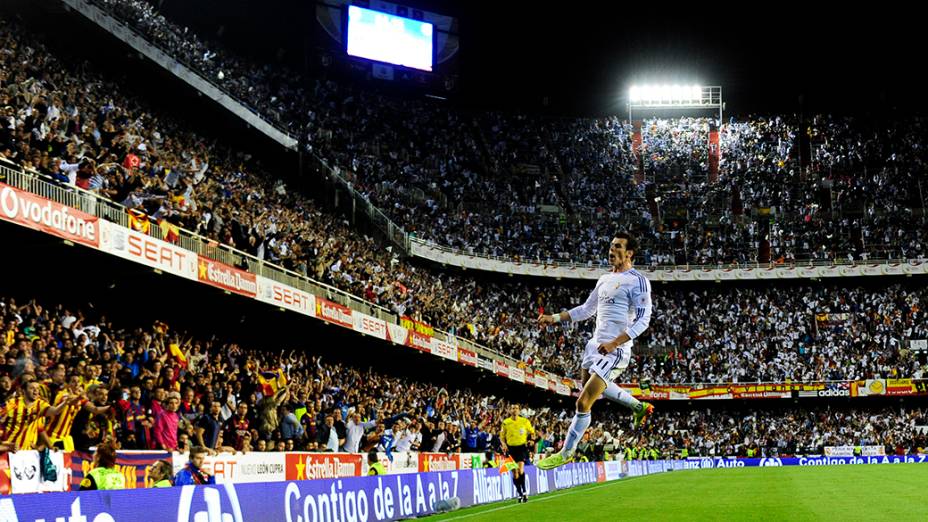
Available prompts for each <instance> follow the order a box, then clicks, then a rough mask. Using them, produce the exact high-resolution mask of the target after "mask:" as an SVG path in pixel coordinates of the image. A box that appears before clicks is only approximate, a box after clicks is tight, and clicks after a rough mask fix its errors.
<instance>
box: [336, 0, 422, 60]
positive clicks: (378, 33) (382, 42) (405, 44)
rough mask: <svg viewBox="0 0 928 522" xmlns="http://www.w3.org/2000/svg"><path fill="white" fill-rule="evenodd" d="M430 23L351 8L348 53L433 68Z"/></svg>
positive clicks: (370, 58) (361, 8)
mask: <svg viewBox="0 0 928 522" xmlns="http://www.w3.org/2000/svg"><path fill="white" fill-rule="evenodd" d="M433 29H434V27H432V24H430V23H428V22H420V21H418V20H412V19H409V18H403V17H401V16H394V15H389V14H387V13H382V12H380V11H372V10H370V9H364V8H363V7H357V6H353V5H352V6H349V7H348V54H350V55H351V56H357V57H359V58H366V59H368V60H377V61H378V62H387V63H392V64H396V65H402V66H403V67H410V68H413V69H419V70H422V71H431V70H432V56H433V53H432V31H433Z"/></svg>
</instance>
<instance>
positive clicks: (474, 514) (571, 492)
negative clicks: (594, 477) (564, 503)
mask: <svg viewBox="0 0 928 522" xmlns="http://www.w3.org/2000/svg"><path fill="white" fill-rule="evenodd" d="M646 476H647V475H639V476H638V477H628V478H626V479H621V480H617V481H614V482H609V483H608V484H600V485H598V486H596V487H592V488H586V489H572V490H570V491H565V492H563V493H558V494H557V495H551V496H550V497H543V498H539V499H536V500H533V501H532V503H533V504H535V503H538V502H544V501H545V500H550V499H552V498H558V497H563V496H566V495H572V494H574V493H583V492H584V491H593V490H594V489H599V488H604V487H606V486H614V485H616V484H621V483H622V482H628V481H629V480H631V479H636V478H640V477H646ZM520 505H521V504H518V503H516V504H509V505H507V506H500V507H498V508H493V509H488V510H486V511H481V512H479V513H470V514H467V515H461V516H459V517H452V518H446V519H445V520H461V519H464V518H470V517H476V516H479V515H483V514H484V513H492V512H494V511H502V510H504V509H509V508H514V507H518V506H520ZM475 507H476V506H475Z"/></svg>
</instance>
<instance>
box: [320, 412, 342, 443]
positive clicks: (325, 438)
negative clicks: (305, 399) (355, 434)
mask: <svg viewBox="0 0 928 522" xmlns="http://www.w3.org/2000/svg"><path fill="white" fill-rule="evenodd" d="M345 437H346V435H343V434H342V433H340V432H339V429H338V428H337V427H336V424H335V417H334V416H332V414H329V415H326V416H325V422H324V423H323V425H322V427H321V428H320V429H319V437H318V439H317V442H318V443H319V446H320V447H321V448H323V449H325V451H341V448H342V447H343V446H344V444H345Z"/></svg>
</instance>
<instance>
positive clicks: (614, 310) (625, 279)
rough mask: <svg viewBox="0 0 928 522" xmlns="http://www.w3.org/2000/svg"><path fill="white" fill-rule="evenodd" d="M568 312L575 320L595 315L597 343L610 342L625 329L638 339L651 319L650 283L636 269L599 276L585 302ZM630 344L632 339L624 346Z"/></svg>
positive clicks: (630, 335)
mask: <svg viewBox="0 0 928 522" xmlns="http://www.w3.org/2000/svg"><path fill="white" fill-rule="evenodd" d="M567 313H568V314H570V320H571V321H573V322H577V321H583V320H586V319H589V318H590V317H593V316H594V315H595V316H596V331H595V332H594V333H593V340H594V341H596V342H597V343H600V344H602V343H606V342H610V341H612V340H614V339H615V338H616V337H618V336H619V335H621V334H622V332H625V333H627V334H628V336H629V337H630V338H631V339H635V338H636V337H638V336H639V335H641V334H642V333H643V332H644V331H645V330H646V329H647V328H648V324H649V323H650V322H651V283H650V282H648V280H647V279H646V278H645V277H644V276H643V275H641V274H640V273H639V272H638V271H636V270H634V269H632V270H626V271H625V272H609V273H608V274H604V275H603V276H601V277H600V278H599V281H597V282H596V288H594V289H593V291H592V292H590V296H589V297H588V298H587V299H586V302H584V303H583V304H582V305H580V306H578V307H576V308H572V309H571V310H569V311H568V312H567ZM630 345H631V341H629V342H627V343H625V344H624V345H623V347H625V346H630Z"/></svg>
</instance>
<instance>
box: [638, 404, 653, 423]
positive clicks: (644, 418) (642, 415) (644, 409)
mask: <svg viewBox="0 0 928 522" xmlns="http://www.w3.org/2000/svg"><path fill="white" fill-rule="evenodd" d="M652 413H654V405H653V404H651V403H650V402H642V403H641V409H640V410H638V411H636V412H635V427H636V428H640V427H642V426H644V425H645V423H646V422H648V417H650V416H651V414H652Z"/></svg>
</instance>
